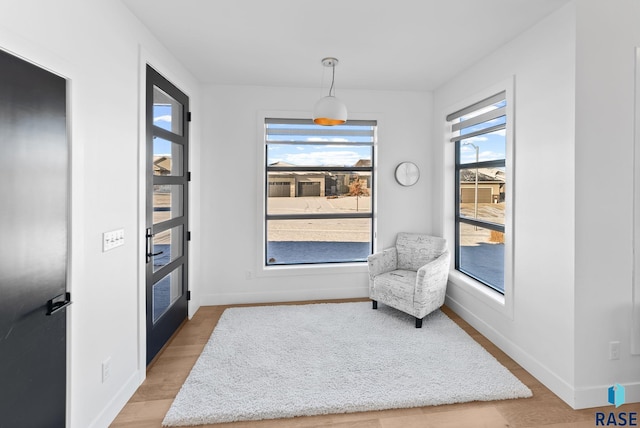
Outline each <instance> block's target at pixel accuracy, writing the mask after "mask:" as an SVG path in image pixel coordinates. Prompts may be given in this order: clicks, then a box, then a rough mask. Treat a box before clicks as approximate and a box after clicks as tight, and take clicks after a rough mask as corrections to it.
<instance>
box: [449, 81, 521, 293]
mask: <svg viewBox="0 0 640 428" xmlns="http://www.w3.org/2000/svg"><path fill="white" fill-rule="evenodd" d="M447 120H448V121H450V122H451V123H452V131H453V132H454V135H455V136H454V137H453V138H452V139H451V141H453V142H454V143H455V145H456V147H455V151H456V154H455V159H456V162H455V192H456V194H455V205H456V206H455V229H456V230H455V268H456V269H457V270H458V271H460V272H462V273H464V274H466V275H468V276H470V277H472V278H474V279H475V280H477V281H480V282H481V283H483V284H485V285H487V286H488V287H490V288H492V289H494V290H495V291H498V292H499V293H502V294H504V291H505V214H506V212H507V203H508V202H509V201H507V198H505V195H506V190H507V186H509V185H510V183H509V179H510V178H509V177H508V176H507V174H506V172H507V170H506V160H507V138H506V129H507V120H508V118H507V109H506V97H505V92H500V93H498V94H495V95H493V96H491V97H489V98H486V99H484V100H482V101H479V102H477V103H475V104H473V105H470V106H468V107H466V108H463V109H461V110H458V111H457V112H455V113H452V114H450V115H449V116H447Z"/></svg>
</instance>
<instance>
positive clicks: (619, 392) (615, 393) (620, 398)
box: [609, 383, 624, 408]
mask: <svg viewBox="0 0 640 428" xmlns="http://www.w3.org/2000/svg"><path fill="white" fill-rule="evenodd" d="M609 403H610V404H613V405H614V406H616V408H618V407H620V406H622V405H623V404H624V386H622V385H620V384H619V383H616V384H615V385H613V386H611V387H610V388H609Z"/></svg>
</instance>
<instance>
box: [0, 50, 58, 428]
mask: <svg viewBox="0 0 640 428" xmlns="http://www.w3.org/2000/svg"><path fill="white" fill-rule="evenodd" d="M66 123H67V120H66V81H65V79H63V78H61V77H59V76H56V75H54V74H52V73H50V72H48V71H46V70H43V69H41V68H39V67H37V66H34V65H33V64H31V63H28V62H26V61H23V60H21V59H19V58H16V57H15V56H12V55H10V54H8V53H6V52H3V51H0V237H1V239H0V427H11V428H14V427H64V426H65V402H66V378H67V375H66V347H67V345H66V324H67V320H66V310H67V309H66V304H67V302H68V297H69V296H68V295H66V290H67V286H66V283H67V246H68V244H67V242H68V236H67V229H68V224H67V210H68V202H67V194H68V158H69V156H68V146H67V133H66Z"/></svg>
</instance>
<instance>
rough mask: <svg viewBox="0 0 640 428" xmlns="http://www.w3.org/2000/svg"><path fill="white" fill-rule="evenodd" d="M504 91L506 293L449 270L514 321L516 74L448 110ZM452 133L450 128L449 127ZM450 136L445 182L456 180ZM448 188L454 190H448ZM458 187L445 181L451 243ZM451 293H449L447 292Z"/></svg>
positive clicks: (461, 285) (453, 281)
mask: <svg viewBox="0 0 640 428" xmlns="http://www.w3.org/2000/svg"><path fill="white" fill-rule="evenodd" d="M502 91H505V99H506V102H507V105H506V112H507V123H506V154H505V164H506V167H505V174H506V176H507V180H508V181H507V186H506V189H505V202H506V207H507V209H506V211H505V225H504V226H505V238H506V239H505V248H504V258H505V260H504V296H500V295H499V293H497V292H494V291H492V290H490V289H489V288H488V287H487V286H485V285H483V284H482V283H480V282H479V281H476V280H474V279H473V278H470V277H468V276H467V275H464V274H462V273H460V272H458V271H455V269H454V268H452V271H451V273H450V277H449V280H450V285H453V287H454V288H457V289H459V290H461V291H463V292H465V293H468V294H470V295H472V296H473V297H474V298H475V299H477V300H479V301H481V302H483V303H484V304H486V305H487V306H490V307H492V308H493V309H495V310H497V311H498V312H500V313H501V314H503V315H504V316H505V317H507V318H508V319H510V320H513V317H514V307H513V302H514V298H513V296H514V286H513V282H514V280H513V278H514V272H513V266H514V254H513V249H514V242H515V236H514V227H513V225H514V213H515V200H514V187H515V174H514V172H515V169H514V161H515V153H514V152H515V135H514V130H515V127H514V123H515V107H514V101H515V94H514V91H515V76H511V77H509V78H507V79H505V80H503V81H501V82H498V83H496V84H494V85H492V86H490V87H487V88H485V89H484V90H482V91H480V92H478V93H476V94H475V95H473V96H471V97H468V98H465V99H464V100H461V101H459V102H458V103H456V104H454V105H452V106H449V108H447V109H446V111H458V110H460V109H462V108H464V107H466V106H469V105H473V104H475V103H477V102H479V101H481V100H483V99H486V98H488V97H489V96H491V95H493V94H497V93H500V92H502ZM447 128H448V129H449V132H450V127H447ZM450 137H451V136H450V135H445V138H444V139H443V144H445V145H446V147H445V173H444V180H445V183H453V182H454V178H455V177H454V174H455V170H454V165H455V154H454V153H455V145H454V144H453V143H451V142H450V141H449V140H450ZM447 189H451V190H450V191H447ZM454 191H455V189H454V188H453V186H447V185H446V184H445V193H444V216H443V218H444V225H443V229H444V236H445V238H446V239H447V240H448V241H449V242H455V224H454V216H455V212H454V209H455V208H454V203H453V201H454V194H453V192H454ZM448 294H449V293H448Z"/></svg>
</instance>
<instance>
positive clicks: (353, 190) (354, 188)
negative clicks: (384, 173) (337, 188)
mask: <svg viewBox="0 0 640 428" xmlns="http://www.w3.org/2000/svg"><path fill="white" fill-rule="evenodd" d="M348 195H349V196H355V197H356V211H358V210H359V209H360V207H359V205H360V196H369V189H368V188H367V180H366V179H364V180H363V179H361V178H360V176H359V175H356V178H355V179H354V180H353V181H352V182H351V183H350V184H349V193H348Z"/></svg>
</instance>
